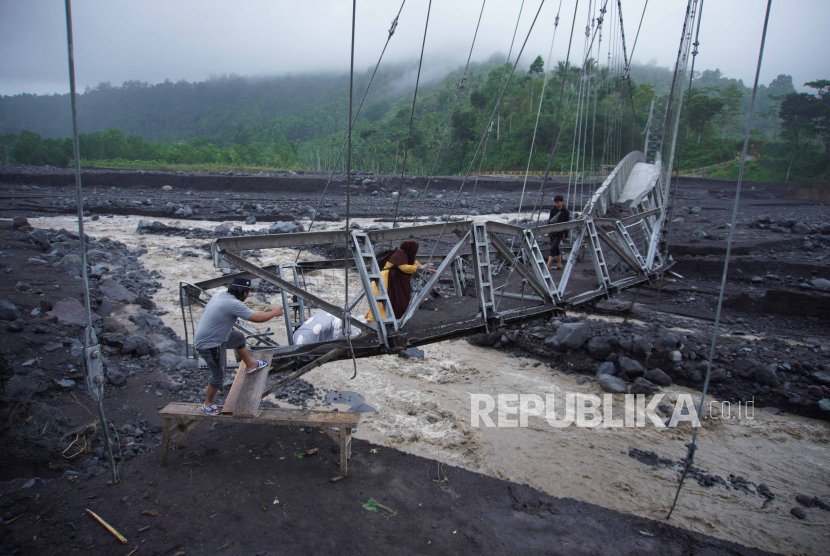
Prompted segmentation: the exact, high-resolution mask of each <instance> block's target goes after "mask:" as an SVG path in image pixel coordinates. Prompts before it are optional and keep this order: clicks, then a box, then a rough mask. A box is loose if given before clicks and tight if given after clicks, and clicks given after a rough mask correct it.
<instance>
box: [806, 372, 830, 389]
mask: <svg viewBox="0 0 830 556" xmlns="http://www.w3.org/2000/svg"><path fill="white" fill-rule="evenodd" d="M810 378H812V379H813V382H816V383H818V384H824V385H825V386H830V375H828V374H827V373H821V372H815V373H812V374H811V375H810Z"/></svg>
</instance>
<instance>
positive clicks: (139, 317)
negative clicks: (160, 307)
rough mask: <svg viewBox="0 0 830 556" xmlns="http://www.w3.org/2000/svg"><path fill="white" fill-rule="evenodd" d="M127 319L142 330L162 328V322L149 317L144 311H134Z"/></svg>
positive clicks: (151, 316)
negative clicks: (142, 328)
mask: <svg viewBox="0 0 830 556" xmlns="http://www.w3.org/2000/svg"><path fill="white" fill-rule="evenodd" d="M129 319H130V320H131V321H132V322H134V323H135V324H137V325H138V326H141V327H144V328H155V327H160V326H164V321H162V320H161V319H160V318H158V317H156V316H153V315H151V314H150V313H145V312H144V311H136V312H135V313H133V314H132V315H130V316H129Z"/></svg>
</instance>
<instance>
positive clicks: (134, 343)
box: [121, 334, 150, 356]
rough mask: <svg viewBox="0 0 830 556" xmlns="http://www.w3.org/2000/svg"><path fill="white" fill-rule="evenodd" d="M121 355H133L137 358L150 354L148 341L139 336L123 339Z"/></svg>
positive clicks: (133, 335) (132, 335) (134, 335)
mask: <svg viewBox="0 0 830 556" xmlns="http://www.w3.org/2000/svg"><path fill="white" fill-rule="evenodd" d="M121 352H122V353H135V354H136V355H138V356H142V355H147V354H149V353H150V340H148V339H147V338H146V337H145V336H141V335H139V334H131V335H129V336H127V337H126V338H125V339H124V344H123V345H122V346H121Z"/></svg>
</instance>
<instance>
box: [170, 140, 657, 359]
mask: <svg viewBox="0 0 830 556" xmlns="http://www.w3.org/2000/svg"><path fill="white" fill-rule="evenodd" d="M645 161H646V156H645V155H644V154H643V153H642V152H639V151H635V152H632V153H629V154H628V155H627V156H626V157H625V158H623V160H622V161H620V163H619V164H618V165H617V167H616V168H615V169H614V170H613V171H612V172H611V173H610V174H609V175H608V177H607V178H606V179H605V181H604V182H603V184H602V186H600V187H599V188H598V189H597V191H596V192H595V194H594V195H593V196H592V198H591V200H590V202H589V203H588V205H586V208H585V211H584V212H583V213H582V214H581V215H580V216H579V218H577V219H575V220H573V221H570V222H565V223H561V224H548V225H543V226H537V227H531V228H523V227H520V226H513V225H510V224H504V223H500V222H473V221H460V222H447V223H446V224H445V223H438V224H427V225H423V226H413V227H408V228H394V229H390V230H376V231H371V232H358V231H353V232H346V231H342V230H341V231H323V232H307V233H296V234H280V235H257V236H242V237H229V238H221V239H217V240H216V241H215V242H214V243H213V244H212V245H211V252H212V254H213V260H214V265H215V266H216V267H219V268H227V267H231V266H233V267H236V268H238V269H241V270H242V272H240V273H237V274H228V275H225V276H222V277H219V278H213V279H211V280H205V281H203V282H199V283H196V284H189V283H184V282H183V283H182V284H181V289H180V299H181V304H182V316H183V318H184V319H185V329H186V331H185V333H186V338H187V320H188V319H187V315H186V311H185V309H186V308H187V307H188V306H189V305H190V304H191V303H194V304H198V305H204V304H205V301H204V300H201V295H202V294H203V293H205V292H206V290H208V289H211V288H215V287H218V286H221V285H225V284H229V283H230V282H231V281H232V280H233V278H235V277H237V276H245V277H248V278H260V279H262V280H265V281H267V282H269V283H271V284H272V285H274V286H276V287H277V288H279V289H280V291H281V293H282V297H283V304H284V305H285V307H284V310H285V312H286V314H289V312H290V311H291V310H292V309H294V310H297V309H299V308H302V310H303V311H304V314H305V312H306V311H308V310H310V308H311V307H316V308H317V309H321V310H324V311H327V312H329V313H331V314H333V315H338V316H342V317H343V318H349V317H352V315H351V314H350V311H351V310H352V309H353V308H354V306H355V305H356V304H357V302H358V301H359V300H360V299H362V298H363V296H365V297H366V298H367V299H368V300H369V303H370V309H375V310H374V311H372V312H373V313H377V315H373V317H374V319H373V320H374V322H371V323H362V322H359V321H357V320H356V319H353V318H349V320H350V323H351V325H353V326H356V327H358V328H359V329H360V331H361V333H362V334H361V335H360V337H359V338H356V339H355V340H354V341H353V346H352V347H353V351H354V354H355V356H357V357H363V356H372V355H379V354H382V353H396V352H400V351H401V350H403V349H406V348H408V347H412V346H415V345H423V344H427V343H433V342H437V341H442V340H446V339H450V338H453V337H459V336H466V335H469V334H473V333H476V332H478V331H481V330H490V329H492V328H493V327H498V326H503V325H505V324H510V323H514V322H521V321H526V320H532V319H538V318H547V317H550V316H552V315H554V314H556V313H560V312H561V311H562V310H564V309H566V308H572V307H575V306H577V305H581V304H584V303H587V302H591V301H594V300H596V299H598V298H601V297H607V296H609V295H611V294H613V293H616V292H617V291H620V290H622V289H625V288H629V287H632V286H636V285H638V284H642V283H651V282H652V281H654V280H655V279H657V278H660V277H662V275H663V273H664V272H665V271H666V270H668V268H669V267H670V266H671V264H672V261H671V260H670V259H669V258H668V257H667V256H665V255H661V254H660V245H659V242H660V238H661V231H662V226H663V220H664V214H665V211H664V206H663V203H664V199H665V187H666V186H665V184H664V183H663V176H664V172H662V170H661V165H660V164H661V161H660V153H659V152H658V153H657V154H656V160H655V164H656V165H657V170H658V171H656V172H653V173H652V174H651V175H652V178H651V179H652V182H651V183H649V184H648V186H647V188H646V190H645V192H644V193H643V194H642V195H640V196H639V197H638V198H637V199H635V200H634V201H632V202H631V204H630V206H629V210H630V216H627V217H624V218H608V217H605V216H604V215H605V213H606V212H607V211H608V209H609V208H610V207H611V206H612V205H614V204H616V203H617V202H618V199H619V198H620V195H621V193H622V190H623V188H624V187H625V185H626V182H627V181H628V178H629V176H630V174H631V171H632V169H633V168H634V166H635V165H636V164H638V163H640V162H645ZM641 222H642V225H643V226H644V227H645V229H646V231H647V233H648V237H649V241H648V246H647V247H648V249H647V251H646V252H640V251H639V249H638V247H637V245H636V244H635V243H634V242H633V241H632V240H631V237H630V235H629V234H628V231H627V230H628V229H629V228H630V227H632V226H634V225H641V224H640V223H641ZM566 230H574V232H573V237H574V241H573V248H572V255H571V256H570V257H569V258H568V261H567V264H566V266H565V269H564V271H563V273H562V276H561V278H560V280H559V282H558V283H556V281H555V280H554V279H553V278H552V277H551V275H550V273H549V272H548V271H547V268H546V266H545V264H544V259H543V258H542V256H541V250H540V249H539V246H538V238H539V237H540V236H542V235H545V234H548V233H551V232H560V231H566ZM452 234H454V235H455V236H456V237H457V238H460V239H459V240H458V241H457V242H456V243H455V245H453V247H452V248H451V249H450V251H449V252H448V254H446V255H444V256H437V257H433V260H435V261H436V262H437V261H440V266H439V267H438V269H437V271H436V273H435V274H434V275H433V276H432V277H431V278H430V279H429V281H428V282H427V283H426V285H425V286H424V288H423V289H422V290H421V292H420V293H419V294H418V295H416V296H415V298H414V299H413V300H412V302H411V304H410V306H409V308H408V310H407V311H406V313H405V314H404V315H403V317H402V318H400V319H395V318H394V316H393V315H391V307H389V305H388V298H386V297H385V288H384V287H383V284H382V280H381V279H380V270H381V269H379V268H378V264H377V260H376V258H375V255H374V251H373V250H372V249H371V245H372V244H380V243H388V242H394V241H402V240H407V239H418V238H426V237H434V236H438V235H443V237H446V236H448V235H452ZM499 235H502V236H505V235H506V236H512V237H514V238H516V239H517V240H518V241H517V242H516V243H517V245H518V250H517V251H516V252H514V251H513V250H511V249H510V248H509V247H508V246H507V245H506V244H505V243H504V242H503V241H502V240H501V239H500V238H499ZM330 245H348V246H349V247H350V249H351V251H352V255H353V256H352V257H351V258H350V265H351V266H352V267H355V266H356V267H357V270H358V272H359V274H360V277H361V285H362V291H360V292H359V293H358V295H357V296H356V297H355V298H354V299H353V300H351V301H350V303H349V306H348V307H347V308H346V310H344V308H343V307H342V306H337V305H334V304H332V303H330V302H328V301H326V300H324V299H321V298H319V297H317V296H315V295H314V294H312V293H309V292H308V291H306V290H305V289H303V287H302V284H301V283H300V281H298V280H292V281H288V280H286V279H285V278H284V274H283V270H284V269H283V268H281V267H283V266H284V265H279V266H267V267H259V266H257V265H255V264H253V263H251V262H249V261H247V260H246V259H244V258H242V257H241V256H240V253H241V252H242V251H245V250H254V249H276V248H298V247H310V246H330ZM468 245H469V247H470V248H471V251H472V254H471V255H464V254H462V253H461V251H462V250H463V248H464V247H466V246H468ZM583 246H585V247H587V252H588V255H589V256H590V257H591V259H592V262H593V266H594V269H595V272H596V275H597V288H596V289H593V290H590V291H584V292H579V293H571V292H569V291H568V290H567V286H568V283H569V280H570V277H571V273H572V272H573V269H574V264H575V261H576V259H577V257H576V254H577V253H579V251H580V249H581V248H582V247H583ZM491 247H493V248H495V253H498V254H500V255H501V256H502V257H503V258H504V259H505V260H506V261H508V262H509V263H510V265H511V267H512V268H513V269H514V270H515V271H516V272H518V273H519V275H520V276H521V277H522V278H523V279H524V280H525V281H526V282H527V284H528V285H529V286H530V288H531V289H532V290H533V291H534V292H535V294H536V295H523V296H522V297H523V298H524V299H525V300H530V301H534V302H536V303H538V305H536V306H533V307H530V308H528V307H523V308H521V309H511V310H506V311H501V312H499V311H498V310H497V307H498V305H496V304H495V303H494V298H495V297H496V296H502V295H504V296H505V297H510V296H516V295H518V294H511V293H507V292H505V293H502V292H499V293H495V292H494V291H493V287H492V277H491V270H490V253H491V251H490V248H491ZM608 249H610V252H613V254H614V255H616V256H617V257H619V258H620V259H621V260H622V261H623V262H624V263H625V264H626V265H627V266H628V269H629V274H628V275H626V276H624V277H623V278H620V279H618V280H612V278H611V276H610V274H609V271H608V268H607V265H606V263H605V255H606V252H607V250H608ZM355 260H358V261H360V262H361V264H359V265H358V264H356V263H355ZM522 261H525V263H527V264H523V262H522ZM344 263H345V261H343V260H342V259H341V260H338V261H312V262H300V263H296V264H295V265H290V266H291V267H292V270H294V276H295V277H296V276H297V272H302V271H303V270H309V269H320V268H343V267H344ZM464 263H467V264H470V265H472V268H473V275H474V277H475V282H476V294H475V295H476V297H477V299H478V302H479V309H480V312H479V314H478V315H477V316H476V317H475V318H474V319H472V320H469V321H465V322H456V323H453V325H454V326H452V327H440V326H439V327H437V328H436V329H435V330H431V331H429V332H428V333H426V335H425V334H424V331H420V332H419V334H411V332H412V324H411V319H412V317H413V315H414V314H415V311H417V309H418V308H419V307H420V305H421V304H422V303H423V302H424V301H425V300H426V299H427V298H428V297H429V293H430V291H431V290H432V289H433V288H434V286H435V285H436V284H437V283H438V280H439V279H440V277H441V276H442V275H443V274H445V273H447V272H448V271H449V273H450V274H451V278H452V279H453V283H454V286H455V290H456V295H461V293H462V288H463V287H464V284H463V275H460V272H459V270H460V268H461V265H463V264H464ZM373 285H374V286H375V287H377V288H378V292H379V294H376V293H375V291H374V288H373ZM292 297H293V298H294V300H293V301H291V298H292ZM378 303H380V304H381V305H382V306H384V307H385V308H384V311H385V313H386V315H387V316H386V318H383V319H382V320H381V319H380V318H379V317H380V311H379V307H378ZM390 315H391V316H390ZM191 321H192V314H191ZM291 324H292V330H291V331H289V336H290V335H291V333H292V332H293V328H295V325H297V324H298V323H296V322H294V321H293V320H292V321H291ZM192 325H193V323H192V322H191V328H192V327H193V326H192ZM237 327H238V328H239V329H241V330H242V331H243V332H245V333H246V334H247V335H248V337H249V338H255V340H256V341H257V343H258V345H257V350H259V351H265V352H269V353H272V354H273V355H274V360H275V361H277V360H280V359H283V360H286V359H292V358H293V359H295V358H297V357H299V356H309V355H311V356H314V355H322V354H325V353H328V352H329V351H330V350H331V349H333V348H335V347H338V346H341V347H342V346H346V341H345V340H338V341H331V342H320V343H317V344H306V345H302V346H294V345H288V346H279V345H277V344H276V342H275V341H273V340H272V339H271V338H270V337H269V336H270V333H266V334H257V333H256V332H255V331H254V330H253V329H247V328H248V327H246V326H245V325H244V324H237ZM292 343H293V342H291V341H289V344H292ZM346 356H348V355H346V354H344V355H343V357H346Z"/></svg>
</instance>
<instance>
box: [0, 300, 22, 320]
mask: <svg viewBox="0 0 830 556" xmlns="http://www.w3.org/2000/svg"><path fill="white" fill-rule="evenodd" d="M22 315H23V313H22V312H21V311H20V309H19V308H18V307H17V305H15V304H14V303H12V302H11V301H6V300H5V299H4V300H2V301H0V320H5V321H13V320H17V319H19V318H20V317H21V316H22Z"/></svg>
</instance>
